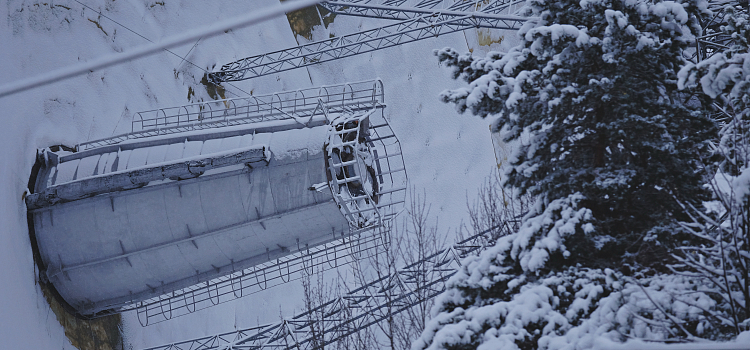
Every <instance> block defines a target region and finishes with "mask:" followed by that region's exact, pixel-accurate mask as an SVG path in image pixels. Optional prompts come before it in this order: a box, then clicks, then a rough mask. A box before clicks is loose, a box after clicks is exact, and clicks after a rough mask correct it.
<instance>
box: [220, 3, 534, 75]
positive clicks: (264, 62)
mask: <svg viewBox="0 0 750 350" xmlns="http://www.w3.org/2000/svg"><path fill="white" fill-rule="evenodd" d="M392 3H396V4H397V5H405V4H406V1H396V2H393V1H391V2H388V1H386V2H385V3H384V5H372V4H362V3H359V2H347V1H333V2H329V3H324V4H323V6H324V7H326V8H327V9H329V10H330V11H332V12H334V13H336V14H340V15H351V16H361V17H370V18H378V19H391V20H399V22H397V23H395V24H390V25H386V26H383V27H378V28H374V29H369V30H364V31H361V32H357V33H352V34H347V35H343V36H340V37H334V38H331V39H326V40H322V41H317V42H313V43H309V44H304V45H300V46H297V47H294V48H290V49H285V50H280V51H274V52H269V53H265V54H262V55H257V56H252V57H247V58H244V59H241V60H238V61H235V62H232V63H228V64H225V65H223V66H222V67H221V70H220V71H218V72H212V73H210V74H209V78H210V79H211V80H212V81H214V82H217V83H220V82H228V81H239V80H245V79H251V78H255V77H260V76H264V75H268V74H275V73H279V72H283V71H287V70H291V69H295V68H301V67H306V66H310V65H313V64H318V63H322V62H328V61H333V60H337V59H340V58H344V57H350V56H354V55H359V54H363V53H367V52H372V51H376V50H380V49H384V48H388V47H394V46H398V45H401V44H405V43H410V42H415V41H419V40H423V39H427V38H433V37H437V36H439V35H441V34H448V33H453V32H457V31H461V30H465V29H468V28H495V29H507V30H518V29H519V28H520V27H521V25H523V23H525V22H526V21H527V20H530V19H533V18H529V17H520V16H514V15H507V14H499V13H500V12H503V11H505V10H507V9H508V8H509V7H510V6H512V5H514V4H517V3H518V0H490V1H488V2H486V3H485V2H483V1H479V2H468V3H467V2H463V1H457V2H455V3H453V2H451V6H449V7H448V8H447V9H445V10H442V9H439V8H437V7H436V5H437V4H438V3H442V2H437V1H425V2H422V3H419V4H417V5H415V7H409V6H393V5H392Z"/></svg>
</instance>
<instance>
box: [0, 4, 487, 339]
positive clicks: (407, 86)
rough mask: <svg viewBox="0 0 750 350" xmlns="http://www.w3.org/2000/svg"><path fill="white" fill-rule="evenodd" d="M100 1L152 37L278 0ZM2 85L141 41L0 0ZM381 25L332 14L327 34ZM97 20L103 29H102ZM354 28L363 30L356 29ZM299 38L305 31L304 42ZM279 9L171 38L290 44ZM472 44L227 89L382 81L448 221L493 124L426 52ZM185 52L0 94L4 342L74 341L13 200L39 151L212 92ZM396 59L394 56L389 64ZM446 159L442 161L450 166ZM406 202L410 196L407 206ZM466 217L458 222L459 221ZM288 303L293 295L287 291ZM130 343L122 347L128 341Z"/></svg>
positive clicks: (272, 300) (118, 30)
mask: <svg viewBox="0 0 750 350" xmlns="http://www.w3.org/2000/svg"><path fill="white" fill-rule="evenodd" d="M84 3H85V4H87V5H88V6H91V7H92V8H94V9H96V10H97V11H99V10H101V11H103V14H104V15H106V16H108V17H110V18H112V19H114V20H116V21H117V22H119V23H120V24H122V25H124V26H126V27H127V28H130V29H132V30H133V31H135V32H137V33H139V34H141V35H143V36H144V37H146V38H148V39H151V40H153V41H158V40H161V39H163V38H167V37H170V36H173V35H176V34H179V33H182V32H184V31H185V30H187V29H192V28H195V27H199V26H202V25H207V24H210V23H213V22H215V21H218V20H220V19H226V18H229V17H234V16H236V15H239V14H241V13H246V12H251V11H253V10H254V9H257V8H258V7H260V6H274V5H275V4H277V3H278V2H277V1H274V0H263V1H252V2H234V1H214V2H211V3H210V4H208V3H204V2H195V1H180V0H166V1H123V0H117V1H110V0H97V1H85V2H84ZM0 22H1V23H2V28H3V29H2V30H0V42H1V43H2V45H3V49H2V50H0V64H1V65H2V67H3V73H2V74H0V84H5V83H8V82H11V81H14V80H16V79H21V78H24V77H29V76H34V75H37V74H40V73H43V72H47V71H50V70H52V69H55V68H60V67H64V66H68V65H70V64H74V63H77V62H78V61H85V60H91V59H94V58H98V57H101V56H103V55H108V54H112V53H115V52H120V51H124V50H128V49H131V48H135V47H138V46H140V45H144V44H146V43H148V42H147V41H146V40H145V39H144V38H142V37H140V36H138V35H136V34H134V33H132V32H130V31H129V30H128V29H125V28H124V27H122V26H119V25H117V24H115V23H114V22H112V21H110V20H109V19H107V18H105V17H102V16H100V15H99V14H97V13H95V12H94V11H92V10H90V9H87V8H84V7H83V6H82V5H81V4H79V3H78V2H75V1H72V0H59V1H54V2H43V1H28V0H10V1H6V2H4V3H3V5H1V6H0ZM382 23H386V22H378V21H370V20H367V19H362V18H344V17H338V18H336V19H335V22H334V23H333V24H332V25H331V26H329V29H328V30H325V29H323V28H322V27H316V31H317V32H319V33H322V34H321V35H322V36H324V37H328V34H329V32H330V31H331V30H335V31H337V33H342V34H343V33H348V32H354V31H358V30H361V29H367V28H371V27H375V26H377V25H382ZM100 27H101V28H100ZM360 28H361V29H360ZM300 40H304V39H301V38H300ZM296 44H297V42H296V40H295V37H294V35H293V34H292V31H291V30H290V26H289V23H288V21H287V19H286V18H284V17H280V18H277V19H274V20H272V21H268V22H265V23H263V24H262V25H259V26H255V27H249V28H245V29H238V30H233V31H230V32H229V33H227V34H225V35H221V36H218V37H215V38H211V39H205V40H200V41H198V42H197V43H194V45H193V44H190V45H185V46H183V47H178V48H175V49H173V50H172V51H174V52H175V53H177V54H179V55H182V56H186V58H187V59H188V60H189V61H190V62H192V63H195V64H196V65H197V66H198V67H200V68H204V69H207V70H211V69H212V68H213V67H214V65H216V66H220V65H222V64H224V63H228V62H231V61H234V60H236V59H239V58H243V57H247V56H251V55H256V54H261V53H264V52H269V51H273V50H280V49H284V48H288V47H292V46H294V45H296ZM444 46H453V47H464V48H465V47H466V40H465V37H464V35H463V34H462V33H455V34H451V35H447V36H441V37H439V38H436V39H430V40H425V41H421V42H417V43H412V44H408V45H406V46H402V47H396V48H391V49H387V50H384V51H380V52H374V53H372V54H366V55H362V56H359V57H352V58H347V59H344V60H340V61H334V62H331V63H327V64H323V65H320V66H314V67H309V68H308V69H298V70H293V71H288V72H284V73H281V74H276V75H271V76H266V77H261V78H257V79H252V80H248V81H243V82H238V83H233V84H231V85H225V88H226V91H225V92H224V95H225V96H226V97H227V98H229V97H235V96H241V95H244V94H245V92H247V93H253V94H265V93H272V92H276V91H285V90H295V89H299V88H305V87H312V86H317V85H323V84H336V83H342V82H346V81H360V80H365V79H372V78H374V77H380V78H382V79H383V81H384V83H385V96H386V97H385V98H386V104H387V105H388V108H387V109H386V114H387V117H388V118H389V121H390V123H391V124H392V126H393V128H394V130H395V132H396V135H397V136H398V137H399V139H400V140H401V142H402V146H403V147H404V149H405V152H404V158H405V162H406V167H407V170H408V174H409V179H410V183H411V184H412V185H414V186H415V187H416V188H418V189H421V188H424V189H425V190H426V193H427V196H428V199H429V200H430V201H431V202H432V203H433V205H432V210H433V213H434V214H437V215H439V216H440V217H441V219H440V223H441V225H442V226H441V228H442V229H443V230H447V229H448V226H451V227H453V228H455V227H456V226H457V225H458V224H459V223H460V222H461V221H462V220H464V216H465V213H466V208H465V205H466V204H465V203H466V199H467V195H468V197H469V199H470V200H473V197H474V194H475V191H476V186H477V185H478V184H480V183H481V181H482V180H483V178H484V177H485V176H487V175H488V174H489V172H490V170H491V168H492V167H493V166H494V158H493V155H492V143H491V141H490V138H489V134H488V123H483V122H481V121H477V120H475V119H473V118H469V117H458V116H456V114H455V112H453V111H452V109H451V108H450V106H446V105H443V104H440V103H436V101H437V98H436V96H437V95H438V94H439V93H440V91H441V90H442V89H445V88H446V87H455V86H457V83H456V82H453V81H452V80H450V78H449V76H448V74H447V72H446V71H445V70H444V69H443V68H441V67H439V65H438V64H437V63H436V62H435V61H434V60H433V59H432V58H430V57H431V56H430V54H431V52H432V50H433V49H435V48H439V47H444ZM190 62H187V61H183V59H182V58H179V57H175V56H173V55H171V54H169V53H161V54H157V55H154V56H150V57H147V58H144V59H140V60H135V61H132V62H128V63H125V64H122V65H119V66H116V67H111V68H107V69H104V70H101V71H95V72H92V73H89V74H87V75H84V76H80V77H76V78H73V79H70V80H67V81H63V82H60V83H56V84H52V85H48V86H45V87H42V88H38V89H34V90H29V91H27V92H24V93H21V94H18V95H13V96H9V97H4V98H2V99H0V107H2V111H3V116H4V117H3V118H2V121H3V127H2V128H0V145H2V149H3V152H2V153H1V154H2V156H0V178H1V179H3V181H2V184H0V201H1V203H2V204H1V205H0V218H1V219H0V222H2V223H3V233H2V234H0V262H2V264H3V268H2V269H0V282H2V287H0V310H1V311H2V312H1V313H2V315H0V339H2V343H3V347H7V348H9V349H24V348H37V349H61V348H62V349H71V348H72V347H71V345H70V344H69V342H68V340H67V339H66V338H65V336H64V335H63V330H62V327H60V325H59V324H58V323H57V321H56V320H55V317H54V314H52V312H51V311H50V309H49V307H48V306H47V304H46V301H44V299H43V297H42V296H41V292H39V289H38V287H37V286H36V285H35V282H34V281H35V277H36V272H35V271H34V265H33V260H32V256H31V249H30V245H29V239H28V235H27V224H26V210H25V207H24V205H23V202H22V200H21V196H22V194H23V191H24V189H25V188H26V186H27V181H28V177H29V173H30V170H31V166H32V164H33V161H34V155H35V151H36V149H37V148H42V147H47V146H50V145H56V144H66V145H73V144H76V143H78V142H82V141H86V140H94V139H100V138H104V137H108V136H111V135H117V134H122V133H125V132H129V131H130V122H131V120H132V116H133V114H134V113H135V112H138V111H143V110H152V109H156V108H161V107H167V106H176V105H182V104H185V103H188V102H198V101H200V100H209V99H211V98H212V97H211V96H210V95H211V94H212V93H213V94H218V92H216V91H213V92H212V91H208V90H207V89H206V87H205V86H204V85H203V84H201V83H200V81H201V79H202V74H203V71H202V70H201V69H200V68H198V67H196V66H193V65H192V64H191V63H190ZM394 62H397V63H398V64H394ZM446 164H450V166H446ZM407 205H408V204H407ZM464 221H466V220H464ZM300 295H301V288H299V287H298V286H296V285H291V284H290V285H287V286H284V287H280V288H276V289H274V290H271V291H269V292H267V293H259V294H256V295H253V296H250V297H246V298H244V299H241V300H240V301H238V302H235V303H228V304H223V305H219V306H216V307H214V308H210V309H207V310H204V311H201V312H196V313H195V314H194V315H189V316H185V317H181V318H178V319H175V320H172V321H169V322H163V323H159V324H156V325H153V326H149V327H146V328H142V327H141V326H140V325H139V323H138V321H137V319H136V317H135V315H131V314H125V315H123V316H124V319H125V321H124V322H125V328H126V334H125V335H126V338H127V341H128V342H129V343H130V344H131V345H132V346H133V348H134V349H138V348H142V347H146V346H153V345H158V344H163V343H167V342H170V341H175V340H183V339H190V338H194V337H198V336H202V335H208V334H215V333H220V332H226V331H229V330H232V329H235V328H241V327H250V326H254V325H256V324H258V323H261V324H262V323H267V322H274V321H277V320H278V317H279V313H280V312H281V313H283V314H284V315H292V314H294V312H295V310H296V311H299V310H300V309H301V308H302V302H301V301H300V302H297V300H299V299H300V298H299V296H300ZM290 300H291V301H292V302H290ZM126 348H127V345H126Z"/></svg>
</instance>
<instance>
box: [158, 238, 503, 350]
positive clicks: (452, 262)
mask: <svg viewBox="0 0 750 350" xmlns="http://www.w3.org/2000/svg"><path fill="white" fill-rule="evenodd" d="M503 226H504V225H503ZM500 228H501V226H498V227H494V228H492V229H489V230H486V231H484V232H481V233H479V234H476V235H474V236H471V237H469V238H467V239H465V240H462V241H460V242H458V243H456V244H455V245H453V246H451V247H449V248H446V249H441V250H439V251H437V252H435V253H434V254H431V255H429V256H427V257H425V258H423V259H421V260H419V261H417V262H415V263H413V264H411V265H408V266H405V267H403V268H401V269H400V270H398V271H395V272H394V273H391V274H387V275H385V276H383V277H381V278H378V279H375V280H373V281H371V282H369V283H367V284H366V285H364V286H361V287H359V288H357V289H355V290H353V291H350V292H349V293H347V294H346V295H344V296H343V297H338V298H334V299H331V300H329V301H328V302H326V303H323V304H322V305H320V306H318V307H316V308H314V309H313V310H309V311H306V312H304V313H301V314H298V315H296V316H294V317H291V318H288V319H284V320H282V321H281V322H278V323H272V324H267V325H263V326H257V327H251V328H245V329H241V330H236V331H232V332H227V333H222V334H218V335H212V336H207V337H201V338H197V339H192V340H187V341H182V342H178V343H172V344H166V345H162V346H157V347H153V348H149V349H148V350H177V349H191V350H210V349H226V350H248V349H301V350H306V349H321V348H323V347H325V346H326V345H329V344H332V343H334V342H336V341H339V340H341V339H343V338H345V337H347V336H350V335H352V334H354V333H356V332H359V331H361V330H363V329H365V328H367V327H369V326H372V325H374V324H376V323H378V322H381V321H383V320H385V319H386V318H388V317H392V316H393V315H395V314H398V313H400V312H403V311H406V310H408V309H410V308H411V307H413V306H415V305H417V304H420V303H422V302H425V301H427V300H429V299H432V298H433V297H435V296H436V295H438V294H440V293H442V292H443V291H444V290H445V282H446V281H447V280H448V279H449V278H450V277H451V276H453V275H454V274H455V273H456V272H457V271H458V269H459V268H460V267H461V263H460V261H461V259H463V258H464V257H466V256H468V255H470V254H474V253H476V252H478V251H480V250H481V249H483V248H484V246H483V245H482V244H476V242H478V241H484V242H486V241H489V239H487V238H488V237H491V236H492V235H493V233H497V230H498V229H500Z"/></svg>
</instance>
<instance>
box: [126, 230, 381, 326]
mask: <svg viewBox="0 0 750 350" xmlns="http://www.w3.org/2000/svg"><path fill="white" fill-rule="evenodd" d="M381 245H382V238H381V235H380V231H378V230H368V231H364V232H358V233H355V234H352V235H350V236H344V237H341V238H340V239H338V240H336V241H333V242H330V243H327V244H324V245H320V246H315V247H311V248H306V247H299V248H301V249H299V251H298V252H297V253H294V254H291V255H287V256H285V257H281V258H278V259H274V260H271V261H268V262H266V263H263V264H260V265H258V266H254V267H252V268H249V269H245V270H242V271H237V272H235V273H233V274H230V275H227V276H224V277H220V278H217V279H214V280H211V281H208V282H206V283H202V284H198V285H194V286H191V287H188V288H185V289H182V290H179V291H175V292H172V293H169V294H166V295H162V296H160V297H158V298H153V299H149V300H145V301H143V302H139V303H136V304H132V305H129V306H126V307H123V308H122V309H121V310H120V311H121V312H124V311H131V310H134V311H136V313H137V315H138V321H139V322H140V323H141V326H144V327H145V326H148V325H152V324H155V323H159V322H163V321H167V320H170V319H172V318H176V317H179V316H183V315H186V314H190V313H193V312H195V311H197V310H202V309H206V308H209V307H211V306H214V305H218V304H222V303H225V302H228V301H232V300H235V299H239V298H242V297H244V296H248V295H251V294H255V293H258V292H260V291H263V290H266V289H268V288H272V287H275V286H278V285H281V284H284V283H288V282H291V281H295V280H299V279H300V278H302V277H303V276H304V275H312V274H315V273H320V272H323V271H327V270H330V269H334V268H337V267H339V266H344V265H348V264H351V263H352V262H353V261H354V260H355V259H368V258H370V257H371V256H373V255H374V254H376V252H377V250H378V249H380V247H381Z"/></svg>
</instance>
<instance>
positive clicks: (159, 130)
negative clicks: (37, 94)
mask: <svg viewBox="0 0 750 350" xmlns="http://www.w3.org/2000/svg"><path fill="white" fill-rule="evenodd" d="M383 96H384V92H383V83H382V81H380V80H378V79H374V80H366V81H360V82H353V83H345V84H338V85H330V86H322V87H315V88H308V89H301V90H295V91H288V92H279V93H274V94H267V95H259V96H245V97H238V98H231V99H223V100H216V101H209V102H202V103H193V104H188V105H184V106H178V107H167V108H159V109H154V110H150V111H143V112H138V113H136V114H135V115H134V116H133V121H132V122H131V131H130V133H127V134H123V135H117V136H113V137H108V138H104V139H99V140H93V141H88V142H83V143H81V144H79V145H78V149H79V150H88V149H93V148H97V147H101V146H107V145H113V144H117V143H120V142H123V141H126V140H130V139H137V138H143V137H150V136H158V135H168V134H175V133H181V132H188V131H193V130H202V129H209V128H218V127H225V126H233V125H243V124H251V123H259V122H266V121H274V120H287V119H294V120H297V121H299V122H303V121H308V120H309V119H310V118H311V117H313V116H316V115H323V114H325V113H327V112H332V113H340V112H343V111H345V110H354V111H358V110H364V109H371V108H373V107H375V108H383V107H384V106H385V105H384V97H383Z"/></svg>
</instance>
